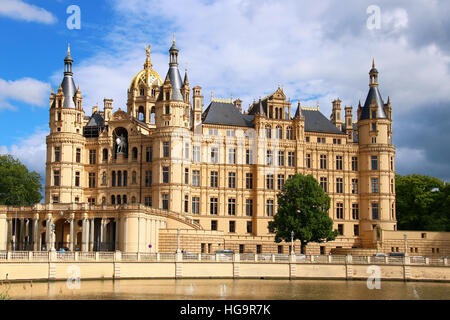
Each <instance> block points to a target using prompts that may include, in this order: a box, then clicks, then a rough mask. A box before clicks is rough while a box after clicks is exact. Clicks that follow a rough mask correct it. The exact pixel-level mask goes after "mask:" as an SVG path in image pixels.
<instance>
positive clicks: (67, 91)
mask: <svg viewBox="0 0 450 320" xmlns="http://www.w3.org/2000/svg"><path fill="white" fill-rule="evenodd" d="M82 101H83V96H82V94H81V90H80V88H79V87H78V89H77V88H76V86H75V81H74V79H73V59H72V57H71V55H70V45H69V46H68V48H67V56H66V58H65V59H64V78H63V80H62V82H61V84H60V85H59V88H58V91H57V93H56V94H55V93H54V92H53V89H52V93H51V94H50V122H49V127H50V134H49V135H48V136H47V164H48V165H47V166H46V180H45V201H46V203H72V202H82V201H83V198H82V197H83V188H82V181H83V179H84V178H85V177H84V169H83V163H82V162H83V159H84V145H85V144H84V137H83V121H84V110H83V108H82Z"/></svg>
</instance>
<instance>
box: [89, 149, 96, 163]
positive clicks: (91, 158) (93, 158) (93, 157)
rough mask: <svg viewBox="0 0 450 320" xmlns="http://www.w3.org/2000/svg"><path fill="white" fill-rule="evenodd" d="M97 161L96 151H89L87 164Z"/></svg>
mask: <svg viewBox="0 0 450 320" xmlns="http://www.w3.org/2000/svg"><path fill="white" fill-rule="evenodd" d="M96 160H97V150H89V164H95V163H96Z"/></svg>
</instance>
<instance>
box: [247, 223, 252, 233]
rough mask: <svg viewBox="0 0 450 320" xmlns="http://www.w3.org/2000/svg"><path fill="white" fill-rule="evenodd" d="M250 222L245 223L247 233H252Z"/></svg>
mask: <svg viewBox="0 0 450 320" xmlns="http://www.w3.org/2000/svg"><path fill="white" fill-rule="evenodd" d="M252 232H253V231H252V222H251V221H247V233H252Z"/></svg>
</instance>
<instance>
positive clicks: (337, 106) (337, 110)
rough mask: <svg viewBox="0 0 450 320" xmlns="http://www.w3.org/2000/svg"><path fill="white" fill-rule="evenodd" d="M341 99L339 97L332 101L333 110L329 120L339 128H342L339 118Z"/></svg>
mask: <svg viewBox="0 0 450 320" xmlns="http://www.w3.org/2000/svg"><path fill="white" fill-rule="evenodd" d="M341 102H342V101H341V100H339V98H338V99H337V100H334V101H333V110H332V112H331V116H330V120H331V122H332V123H333V124H334V125H335V126H336V127H337V128H338V129H339V130H342V120H341Z"/></svg>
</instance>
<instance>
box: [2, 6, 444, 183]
mask: <svg viewBox="0 0 450 320" xmlns="http://www.w3.org/2000/svg"><path fill="white" fill-rule="evenodd" d="M70 5H78V6H79V7H80V10H81V29H80V30H69V29H68V28H67V27H66V20H67V18H68V17H69V14H67V13H66V10H67V7H68V6H70ZM370 5H377V6H378V7H379V8H380V19H381V20H380V21H381V23H380V28H379V29H378V28H375V29H369V28H368V27H367V20H368V18H369V17H370V14H368V13H367V8H368V7H369V6H370ZM448 12H450V4H449V3H448V1H438V0H433V1H425V0H417V1H415V2H414V3H412V2H411V1H407V0H398V1H395V2H393V1H387V0H385V1H361V0H347V1H343V2H342V1H331V0H323V1H320V2H311V1H298V0H284V1H275V0H261V1H251V0H226V1H207V0H184V1H177V0H166V1H153V0H148V1H146V0H110V1H103V0H96V1H74V0H71V1H65V0H59V1H44V0H35V1H32V0H1V1H0V28H1V30H2V38H1V40H2V41H1V47H0V48H1V50H0V125H1V126H0V153H11V154H13V155H14V156H16V157H18V158H19V159H20V160H21V161H23V162H24V163H25V164H26V165H27V166H29V167H30V168H31V169H33V170H36V171H38V172H40V173H41V174H43V173H44V171H45V136H46V135H47V133H48V107H49V106H48V99H49V95H50V90H51V88H52V87H53V88H54V89H55V90H56V89H57V87H58V85H59V83H60V82H61V80H62V72H63V59H64V57H65V55H66V50H67V43H69V42H70V44H71V52H72V57H73V58H74V60H75V62H74V69H73V70H74V79H75V82H76V84H77V85H80V88H81V91H82V94H83V98H84V101H83V103H84V105H83V108H84V110H85V112H86V114H88V115H89V114H90V113H91V108H92V106H93V105H95V104H97V103H98V104H99V106H100V107H101V106H102V103H103V99H104V98H113V99H114V109H115V110H117V109H118V108H119V107H120V108H122V109H126V90H127V87H128V86H129V83H130V81H131V79H132V78H133V76H134V75H135V74H136V73H137V72H138V71H140V70H141V68H142V65H143V63H144V60H145V51H144V50H145V47H146V46H147V45H148V44H151V45H152V53H151V57H152V62H153V65H154V69H155V70H156V71H158V72H159V74H160V76H161V77H162V78H163V77H164V76H165V74H166V72H167V68H168V56H167V51H168V48H169V47H170V45H171V42H172V34H173V33H175V34H176V39H177V46H178V47H179V48H180V62H181V63H180V64H181V66H180V69H181V72H184V68H185V65H186V63H188V72H189V80H190V83H191V86H195V85H200V86H201V87H202V88H203V95H204V96H205V105H207V104H208V103H209V97H210V95H211V91H213V92H214V96H218V97H222V98H228V97H230V96H231V95H233V97H235V98H236V97H239V98H241V99H242V100H243V106H244V109H245V108H246V107H247V106H248V105H249V104H250V103H251V102H252V101H253V100H254V99H258V98H259V97H263V96H265V95H267V94H269V93H271V92H273V91H274V90H276V88H277V86H278V84H280V85H281V86H282V87H283V89H284V91H285V93H286V95H287V96H288V97H290V98H291V100H292V101H296V100H297V99H298V98H300V99H301V101H302V104H303V105H306V106H315V105H316V104H317V103H318V104H319V105H320V110H321V111H322V112H323V113H324V114H325V116H327V117H328V116H329V115H330V112H331V101H332V100H334V99H335V98H337V97H339V98H340V99H341V100H342V101H343V102H342V103H343V105H348V106H350V105H351V106H353V107H354V109H356V106H357V105H358V101H359V100H361V102H362V103H364V100H365V97H366V94H367V91H368V71H369V69H370V67H371V62H372V58H373V57H375V61H376V66H377V69H378V70H379V72H380V76H379V81H380V91H381V94H382V96H383V98H384V100H385V101H386V100H387V97H388V96H390V98H391V102H392V107H393V119H394V124H393V127H394V133H393V135H394V136H393V137H394V143H395V145H396V147H397V157H396V161H397V171H398V172H399V173H401V174H408V173H422V174H429V175H433V176H437V177H439V178H441V179H445V180H448V181H450V148H449V146H450V135H449V134H448V128H450V94H449V93H450V68H449V64H450V35H449V30H450V22H449V21H448V19H447V17H446V14H447V13H448ZM295 107H296V103H295V104H294V107H293V110H294V111H295ZM354 117H356V110H355V111H354Z"/></svg>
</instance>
